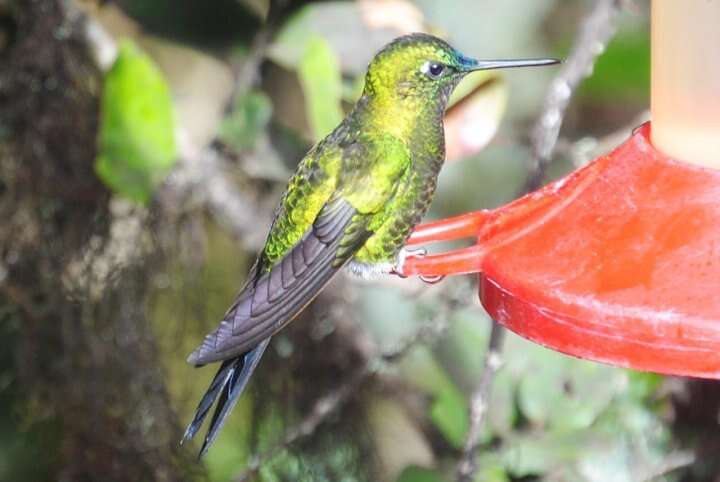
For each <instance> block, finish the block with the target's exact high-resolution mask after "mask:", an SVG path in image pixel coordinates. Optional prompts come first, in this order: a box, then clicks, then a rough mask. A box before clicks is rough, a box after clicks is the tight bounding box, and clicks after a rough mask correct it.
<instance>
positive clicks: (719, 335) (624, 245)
mask: <svg viewBox="0 0 720 482" xmlns="http://www.w3.org/2000/svg"><path fill="white" fill-rule="evenodd" d="M689 4H692V5H693V8H702V7H703V5H705V8H707V9H709V10H712V12H705V13H703V15H704V18H709V20H708V22H709V23H710V25H713V27H712V31H713V32H714V33H712V35H715V36H720V34H718V33H717V29H716V26H717V25H718V23H720V2H718V3H712V2H709V3H707V4H706V3H705V2H697V3H695V2H671V1H656V2H653V51H654V52H655V49H656V48H658V47H657V46H658V44H660V43H662V42H660V41H659V40H658V37H659V36H660V32H658V31H656V28H659V27H657V25H659V24H660V23H661V22H660V21H659V20H658V19H659V18H660V17H661V16H663V15H664V17H663V19H662V20H663V21H666V23H667V22H669V21H668V20H666V18H670V19H673V18H678V15H679V14H677V12H670V10H673V9H675V10H677V9H680V10H683V9H684V10H687V9H688V6H689ZM708 5H709V6H708ZM685 13H687V12H685ZM696 14H697V13H696ZM697 18H698V17H697V16H695V19H697ZM673 22H674V26H675V27H676V28H677V24H678V23H682V22H681V20H678V19H676V20H673ZM673 22H670V23H673ZM688 29H689V30H694V31H698V30H702V28H699V27H698V26H697V23H696V22H695V23H693V22H688ZM664 34H665V35H670V33H667V32H664ZM688 35H689V34H688ZM686 38H687V37H686ZM718 40H719V41H717V42H714V43H712V44H710V45H713V48H716V49H717V48H718V47H717V46H719V45H720V39H718ZM688 42H689V43H690V44H692V42H690V41H689V40H688ZM706 45H707V44H706ZM692 48H693V46H692V45H688V46H687V49H689V50H692ZM687 49H686V50H687ZM687 55H688V56H694V57H695V58H696V59H697V58H698V57H701V58H702V59H697V60H695V63H696V64H702V67H700V66H699V67H698V68H701V69H702V70H701V71H702V75H706V74H707V69H708V67H707V59H708V55H707V52H705V53H703V52H702V50H701V49H698V50H697V51H696V52H693V53H688V54H687ZM671 57H672V56H671ZM676 57H678V58H679V57H680V55H678V56H676ZM715 57H717V58H720V55H717V56H715ZM653 60H654V62H653V89H654V90H653V116H654V119H655V120H654V122H655V124H658V127H662V131H663V136H669V139H670V142H665V141H666V140H667V138H656V136H655V135H653V136H652V143H651V130H652V129H653V127H651V125H650V124H645V125H644V126H642V127H640V128H639V129H638V130H636V132H635V133H634V134H633V135H632V136H631V137H630V139H628V140H627V142H625V143H624V144H623V145H621V146H620V147H618V148H617V149H615V151H613V152H612V153H610V154H609V155H607V156H604V157H600V158H598V159H596V160H594V161H593V162H591V163H589V164H588V165H587V166H585V167H583V168H582V169H579V170H578V171H575V172H573V173H571V174H569V175H567V176H566V177H564V178H562V179H560V180H558V181H555V182H554V183H552V184H550V185H548V186H546V187H544V188H543V189H540V190H538V191H536V192H533V193H530V194H528V195H526V196H524V197H522V198H520V199H518V200H516V201H514V202H512V203H510V204H508V205H506V206H503V207H500V208H498V209H494V210H484V211H478V212H474V213H469V214H465V215H462V216H458V217H455V218H450V219H446V220H442V221H437V222H432V223H428V224H424V225H421V226H420V227H418V228H417V230H416V231H415V233H414V234H413V236H412V238H411V239H410V242H409V244H410V245H418V244H424V243H431V242H436V241H444V240H450V239H456V238H465V237H475V238H477V244H476V245H475V246H472V247H469V248H464V249H460V250H456V251H451V252H448V253H444V254H436V255H428V256H425V257H422V258H420V257H415V258H408V259H407V261H406V263H405V265H404V266H403V274H407V275H422V276H426V277H433V276H439V275H449V274H460V273H480V301H481V302H482V304H483V306H484V307H485V309H486V310H487V311H488V313H489V314H490V315H491V316H492V317H493V318H494V319H495V320H496V321H498V322H499V323H501V324H503V325H505V326H507V327H508V328H510V329H511V330H513V331H514V332H516V333H518V334H519V335H521V336H524V337H526V338H529V339H531V340H533V341H535V342H537V343H540V344H542V345H546V346H548V347H550V348H553V349H556V350H558V351H561V352H564V353H568V354H571V355H574V356H577V357H581V358H588V359H592V360H597V361H602V362H606V363H610V364H613V365H619V366H623V367H628V368H634V369H639V370H650V371H655V372H661V373H666V374H674V375H689V376H698V377H708V378H720V170H716V169H713V168H710V167H706V166H708V165H712V164H714V165H715V166H717V165H718V164H720V154H719V152H720V147H719V143H720V141H718V139H720V104H717V102H718V101H717V99H718V98H720V92H717V90H718V89H720V64H719V65H718V66H717V78H716V79H715V80H714V81H713V82H714V84H713V85H712V88H714V89H715V90H716V93H715V97H714V98H713V99H711V100H710V101H711V102H716V105H719V107H718V108H717V109H716V110H711V111H710V114H711V115H710V117H712V119H711V120H712V121H713V122H714V126H711V129H714V133H713V135H711V136H709V137H708V139H709V140H710V142H709V144H708V147H707V149H706V150H705V151H700V150H698V141H697V135H698V130H697V129H692V128H691V129H689V132H691V134H692V139H691V142H690V143H691V148H690V149H686V150H685V151H683V150H682V148H681V149H680V151H679V153H678V151H673V150H670V149H669V148H666V147H665V146H669V145H671V144H672V145H678V144H681V142H679V141H678V139H677V137H678V136H679V135H680V134H678V135H676V134H675V132H676V131H673V129H671V128H670V129H668V126H667V124H666V123H665V119H668V122H670V121H671V122H672V123H673V124H676V123H677V117H676V116H664V115H660V116H659V115H657V114H656V105H658V104H662V103H663V102H659V100H658V97H659V94H658V93H657V91H656V85H657V84H659V83H660V82H658V76H659V75H661V72H660V71H661V70H662V67H664V65H659V63H658V62H657V61H656V57H655V55H654V56H653ZM678 61H679V60H677V58H676V59H675V60H672V59H670V60H668V62H671V63H672V62H678ZM674 67H675V68H679V69H686V70H687V68H688V67H686V66H683V65H674ZM676 77H677V76H676ZM668 82H670V81H667V79H665V83H664V86H665V93H664V94H663V95H665V96H670V97H671V96H673V95H676V96H678V95H679V96H681V98H682V99H683V102H680V103H677V102H676V103H675V104H677V105H681V106H683V108H685V106H687V105H688V97H687V96H688V92H687V91H686V90H682V89H680V90H678V87H677V86H675V85H669V86H668V85H667V84H668ZM672 82H677V79H675V78H672ZM672 82H670V83H671V84H672ZM660 100H663V99H662V98H661V99H660ZM665 103H666V104H673V102H671V101H667V102H665ZM690 103H692V102H690ZM696 103H697V104H702V106H701V107H702V110H703V111H704V112H705V113H707V112H708V109H707V102H705V103H703V102H696ZM675 109H676V110H677V107H676V108H675ZM696 117H697V116H695V117H693V119H696ZM661 119H662V120H661ZM661 122H662V126H660V125H659V124H660V123H661ZM710 124H712V123H710ZM707 127H708V121H707V119H706V120H705V121H704V122H703V123H702V129H707ZM654 146H663V151H664V152H670V153H672V154H673V156H674V157H675V158H674V157H671V156H670V155H666V154H664V153H661V152H660V151H659V150H658V149H657V148H656V147H654ZM683 152H691V153H692V155H697V156H698V158H693V159H692V161H693V162H686V161H685V160H684V161H680V160H676V158H683V159H686V160H687V157H685V156H684V155H683ZM698 153H700V154H698ZM703 157H704V159H699V158H703ZM713 161H714V162H713Z"/></svg>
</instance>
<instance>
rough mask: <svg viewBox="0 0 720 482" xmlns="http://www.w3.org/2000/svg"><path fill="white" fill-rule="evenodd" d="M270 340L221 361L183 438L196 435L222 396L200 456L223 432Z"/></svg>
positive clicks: (181, 442) (188, 438) (199, 455)
mask: <svg viewBox="0 0 720 482" xmlns="http://www.w3.org/2000/svg"><path fill="white" fill-rule="evenodd" d="M268 343H270V338H267V339H265V340H263V341H261V342H260V344H258V345H257V346H256V347H255V348H253V349H252V350H250V351H248V352H246V353H244V354H242V355H240V356H238V357H236V358H231V359H229V360H225V361H224V362H223V364H222V365H220V369H219V370H218V372H217V373H216V374H215V378H213V380H212V382H211V383H210V386H209V387H208V389H207V391H206V392H205V395H203V397H202V399H201V400H200V403H199V404H198V407H197V409H196V410H195V416H194V417H193V419H192V422H190V424H189V425H188V427H187V429H185V434H184V435H183V438H182V440H181V441H180V444H181V445H182V444H183V443H185V442H186V441H188V440H190V439H192V438H193V437H194V436H195V434H196V433H197V431H198V430H199V429H200V426H201V425H202V423H203V421H204V420H205V417H206V416H207V414H208V413H209V412H210V408H212V406H213V404H214V403H215V399H218V403H217V406H216V407H215V413H213V416H212V419H211V420H210V428H208V431H207V434H206V435H205V440H204V441H203V444H202V448H201V449H200V453H199V454H198V458H201V457H202V456H203V455H205V453H207V451H208V449H209V448H210V446H211V445H212V444H213V442H214V441H215V439H216V438H217V436H218V433H220V428H221V427H222V426H223V423H224V422H225V419H226V418H227V416H228V414H229V413H230V412H231V411H232V409H233V407H234V406H235V404H236V403H237V401H238V398H240V394H241V393H242V392H243V390H244V389H245V386H246V385H247V382H248V380H249V379H250V376H251V375H252V374H253V372H254V371H255V368H256V367H257V365H258V363H259V362H260V358H262V354H263V353H264V352H265V348H267V346H268Z"/></svg>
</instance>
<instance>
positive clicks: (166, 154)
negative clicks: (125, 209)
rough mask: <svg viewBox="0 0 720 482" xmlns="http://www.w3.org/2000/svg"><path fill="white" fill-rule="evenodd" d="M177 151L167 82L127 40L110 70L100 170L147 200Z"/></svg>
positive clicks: (115, 186) (108, 180)
mask: <svg viewBox="0 0 720 482" xmlns="http://www.w3.org/2000/svg"><path fill="white" fill-rule="evenodd" d="M176 155H177V152H176V147H175V122H174V119H173V108H172V102H171V99H170V91H169V89H168V86H167V83H166V82H165V80H164V79H163V76H162V74H161V73H160V71H159V70H158V69H157V68H156V67H155V66H154V65H153V62H152V60H151V59H150V58H149V57H148V56H147V55H145V54H144V53H142V52H141V51H140V50H139V49H138V48H137V47H136V46H135V45H134V44H133V43H132V42H130V41H125V42H123V43H122V44H121V46H120V52H119V55H118V58H117V60H116V61H115V64H114V65H113V66H112V68H111V69H110V71H109V72H108V73H107V75H106V76H105V84H104V86H103V94H102V119H101V125H100V138H99V154H98V158H97V161H96V165H95V168H96V171H97V173H98V176H100V179H102V180H103V182H105V184H107V185H108V186H109V187H110V188H111V189H112V190H113V191H115V192H116V193H118V194H121V195H123V196H125V197H127V198H129V199H132V200H134V201H137V202H140V203H147V202H148V201H149V200H150V197H151V195H152V192H153V189H154V188H155V186H157V185H158V184H159V183H160V182H161V181H162V180H163V178H164V177H165V175H166V174H167V173H168V172H169V171H170V169H171V168H172V166H173V165H174V164H175V161H176Z"/></svg>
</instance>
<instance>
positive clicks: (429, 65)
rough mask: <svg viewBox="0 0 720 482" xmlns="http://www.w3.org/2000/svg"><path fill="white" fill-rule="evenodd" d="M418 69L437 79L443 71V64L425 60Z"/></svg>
mask: <svg viewBox="0 0 720 482" xmlns="http://www.w3.org/2000/svg"><path fill="white" fill-rule="evenodd" d="M420 71H421V72H422V73H423V74H425V75H427V76H428V77H430V78H431V79H437V78H439V77H440V76H441V75H442V73H443V72H444V71H445V66H444V65H443V64H439V63H437V62H425V63H424V64H423V66H422V67H421V68H420Z"/></svg>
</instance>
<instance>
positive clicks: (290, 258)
mask: <svg viewBox="0 0 720 482" xmlns="http://www.w3.org/2000/svg"><path fill="white" fill-rule="evenodd" d="M366 222H367V218H366V217H365V216H362V215H357V211H356V210H355V208H353V207H352V205H350V203H348V202H347V201H345V200H344V199H342V198H336V199H334V200H332V201H329V202H328V203H327V204H326V205H325V206H324V207H323V209H322V210H321V211H320V213H319V214H318V216H317V218H316V220H315V222H314V223H313V225H312V226H311V227H310V228H309V229H308V230H307V231H306V232H305V234H304V235H303V237H302V238H301V240H300V241H299V242H298V243H297V244H296V245H295V246H294V247H293V248H292V249H291V250H290V251H289V252H288V253H287V254H286V255H285V256H284V257H283V258H282V259H280V261H278V262H277V263H276V264H275V265H274V266H273V267H272V268H271V269H270V270H269V271H266V272H258V273H256V274H255V276H254V279H253V280H252V282H250V283H248V284H247V285H246V286H245V288H244V289H243V290H242V291H241V293H240V294H239V295H238V298H237V300H236V302H235V303H234V304H233V306H232V307H230V309H229V310H228V312H227V313H226V314H225V317H224V319H223V320H222V322H221V323H220V326H219V327H218V328H217V329H216V330H215V331H214V332H212V333H211V334H209V335H208V336H206V337H205V340H204V341H203V343H202V345H200V346H199V347H198V348H197V349H196V350H195V351H193V352H192V353H191V354H190V356H189V357H188V362H189V363H192V364H194V365H203V364H205V363H210V362H214V361H220V360H226V359H228V358H232V357H234V356H238V355H240V354H242V353H245V352H247V351H248V350H251V349H252V348H253V347H255V346H256V345H257V344H258V343H260V342H261V341H263V340H264V339H266V338H268V337H270V336H272V335H273V334H275V333H276V332H277V331H278V330H280V329H281V328H282V327H284V326H285V325H286V324H287V323H288V322H290V321H291V320H292V319H293V318H294V317H295V316H297V314H298V313H299V312H300V311H301V310H302V309H303V308H304V307H305V306H306V305H307V304H308V303H309V302H310V301H312V300H313V298H315V296H316V295H317V294H318V293H319V292H320V290H322V288H323V287H324V286H325V285H326V284H327V282H328V281H330V279H331V278H332V277H333V276H334V275H335V274H336V273H337V271H338V270H339V269H340V268H341V267H342V266H343V265H344V264H345V263H346V262H347V261H348V259H350V257H351V256H352V254H353V253H354V252H355V251H357V249H359V248H360V246H362V245H363V243H364V242H365V241H366V240H367V238H368V237H369V235H370V234H371V233H370V232H369V231H367V230H366V229H365V224H366ZM346 233H352V234H346Z"/></svg>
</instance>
